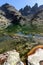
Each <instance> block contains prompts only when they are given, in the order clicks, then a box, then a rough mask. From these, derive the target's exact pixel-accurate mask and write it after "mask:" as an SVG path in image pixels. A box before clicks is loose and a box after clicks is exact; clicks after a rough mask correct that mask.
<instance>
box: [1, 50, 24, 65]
mask: <svg viewBox="0 0 43 65" xmlns="http://www.w3.org/2000/svg"><path fill="white" fill-rule="evenodd" d="M0 64H1V65H24V64H23V62H21V60H20V57H19V53H18V52H16V50H13V51H8V52H6V53H4V54H0Z"/></svg>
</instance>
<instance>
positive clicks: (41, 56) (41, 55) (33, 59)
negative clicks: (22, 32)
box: [28, 48, 43, 65]
mask: <svg viewBox="0 0 43 65" xmlns="http://www.w3.org/2000/svg"><path fill="white" fill-rule="evenodd" d="M40 61H43V49H41V48H39V49H37V50H36V52H35V53H34V54H32V55H29V56H28V65H30V64H31V65H40V64H42V63H40Z"/></svg>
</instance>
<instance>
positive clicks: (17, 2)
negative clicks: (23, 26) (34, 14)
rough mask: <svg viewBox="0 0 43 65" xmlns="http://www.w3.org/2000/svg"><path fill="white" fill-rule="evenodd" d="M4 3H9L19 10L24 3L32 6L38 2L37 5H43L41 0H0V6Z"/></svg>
mask: <svg viewBox="0 0 43 65" xmlns="http://www.w3.org/2000/svg"><path fill="white" fill-rule="evenodd" d="M5 3H9V4H11V5H13V6H14V7H15V8H16V9H18V10H19V9H20V8H23V7H25V6H26V5H30V6H31V7H32V6H34V4H35V3H38V6H40V5H43V0H0V6H1V5H3V4H5Z"/></svg>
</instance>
